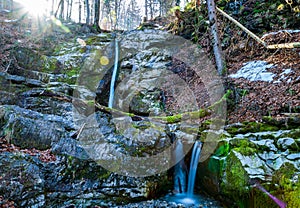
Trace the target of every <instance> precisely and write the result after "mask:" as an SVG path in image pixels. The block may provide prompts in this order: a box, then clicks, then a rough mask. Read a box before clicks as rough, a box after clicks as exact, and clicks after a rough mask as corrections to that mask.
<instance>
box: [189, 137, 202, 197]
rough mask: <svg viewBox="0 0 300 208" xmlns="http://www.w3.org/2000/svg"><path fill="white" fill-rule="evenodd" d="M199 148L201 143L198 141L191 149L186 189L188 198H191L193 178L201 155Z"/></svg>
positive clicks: (193, 184) (193, 185)
mask: <svg viewBox="0 0 300 208" xmlns="http://www.w3.org/2000/svg"><path fill="white" fill-rule="evenodd" d="M201 148H202V143H201V142H200V141H196V142H195V144H194V147H193V152H192V159H191V164H190V172H189V177H188V189H187V195H188V196H191V195H193V193H194V187H195V178H196V173H197V167H198V162H199V158H200V154H201Z"/></svg>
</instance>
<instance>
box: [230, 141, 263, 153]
mask: <svg viewBox="0 0 300 208" xmlns="http://www.w3.org/2000/svg"><path fill="white" fill-rule="evenodd" d="M231 145H232V146H234V148H233V149H234V150H235V151H237V152H239V153H241V154H242V155H245V156H249V155H253V154H254V153H257V152H258V149H257V148H256V147H255V144H254V143H252V142H249V141H248V140H247V139H236V140H233V141H231Z"/></svg>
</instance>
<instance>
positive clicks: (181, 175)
mask: <svg viewBox="0 0 300 208" xmlns="http://www.w3.org/2000/svg"><path fill="white" fill-rule="evenodd" d="M175 160H176V161H179V162H178V163H177V164H176V165H175V169H174V191H175V192H177V193H184V192H185V191H186V175H187V173H186V166H185V163H184V152H183V144H182V142H181V140H180V139H178V140H177V142H176V147H175Z"/></svg>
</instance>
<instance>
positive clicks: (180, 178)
mask: <svg viewBox="0 0 300 208" xmlns="http://www.w3.org/2000/svg"><path fill="white" fill-rule="evenodd" d="M201 148H202V143H201V142H200V141H196V142H195V144H194V147H193V151H192V157H191V163H190V171H189V175H188V185H187V190H186V176H187V174H186V172H187V171H186V170H187V169H186V166H185V164H184V159H183V155H184V152H183V144H182V142H181V140H180V139H178V140H177V143H176V148H175V159H176V161H179V162H178V163H177V164H176V165H175V170H174V190H175V192H177V193H185V192H186V191H187V192H186V193H187V195H188V196H192V195H193V192H194V187H195V179H196V173H197V167H198V162H199V158H200V154H201Z"/></svg>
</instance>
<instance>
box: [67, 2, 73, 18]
mask: <svg viewBox="0 0 300 208" xmlns="http://www.w3.org/2000/svg"><path fill="white" fill-rule="evenodd" d="M72 9H73V0H70V7H69V16H68V20H71V16H72Z"/></svg>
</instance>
